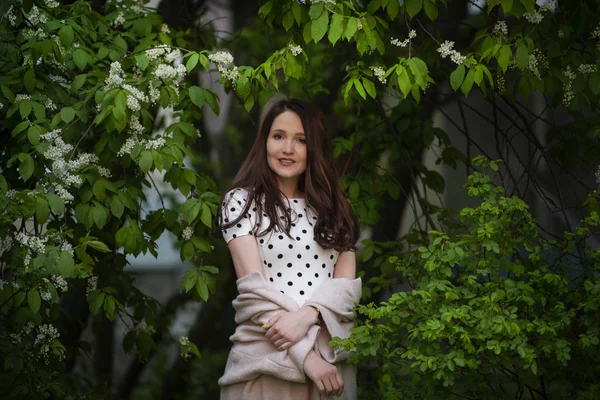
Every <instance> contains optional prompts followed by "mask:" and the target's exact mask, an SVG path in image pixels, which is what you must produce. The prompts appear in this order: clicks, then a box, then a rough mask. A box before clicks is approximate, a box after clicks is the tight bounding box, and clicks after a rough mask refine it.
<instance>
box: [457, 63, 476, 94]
mask: <svg viewBox="0 0 600 400" xmlns="http://www.w3.org/2000/svg"><path fill="white" fill-rule="evenodd" d="M474 80H475V68H471V69H469V72H468V73H467V76H466V77H465V80H464V81H463V83H462V85H461V86H460V90H461V91H462V92H463V94H464V95H465V96H467V95H468V94H469V92H470V91H471V88H472V87H473V82H474Z"/></svg>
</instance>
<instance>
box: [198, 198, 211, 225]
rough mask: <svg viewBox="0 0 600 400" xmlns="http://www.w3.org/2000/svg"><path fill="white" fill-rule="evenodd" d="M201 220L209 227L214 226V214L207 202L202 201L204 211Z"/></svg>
mask: <svg viewBox="0 0 600 400" xmlns="http://www.w3.org/2000/svg"><path fill="white" fill-rule="evenodd" d="M200 221H202V223H203V224H204V225H206V226H207V227H208V228H212V214H211V212H210V208H209V207H208V205H207V204H206V203H202V213H201V214H200Z"/></svg>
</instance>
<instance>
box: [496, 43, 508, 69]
mask: <svg viewBox="0 0 600 400" xmlns="http://www.w3.org/2000/svg"><path fill="white" fill-rule="evenodd" d="M496 58H497V59H498V65H500V68H502V72H506V70H507V69H508V66H509V65H510V60H511V58H512V50H511V49H510V46H508V45H506V44H505V45H503V46H502V47H500V50H499V51H498V55H497V56H496Z"/></svg>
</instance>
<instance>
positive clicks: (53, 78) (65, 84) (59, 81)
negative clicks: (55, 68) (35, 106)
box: [48, 74, 71, 90]
mask: <svg viewBox="0 0 600 400" xmlns="http://www.w3.org/2000/svg"><path fill="white" fill-rule="evenodd" d="M48 78H50V80H51V81H52V82H54V83H56V84H58V85H60V86H62V87H63V88H65V89H67V90H71V84H70V83H69V81H67V79H66V78H64V77H62V76H60V75H54V74H49V75H48Z"/></svg>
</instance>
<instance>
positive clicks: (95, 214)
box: [92, 206, 108, 229]
mask: <svg viewBox="0 0 600 400" xmlns="http://www.w3.org/2000/svg"><path fill="white" fill-rule="evenodd" d="M92 218H93V219H94V222H95V223H96V226H97V227H98V229H102V228H104V225H106V220H107V219H108V214H107V213H106V209H105V208H104V207H102V206H96V207H94V208H93V209H92Z"/></svg>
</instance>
